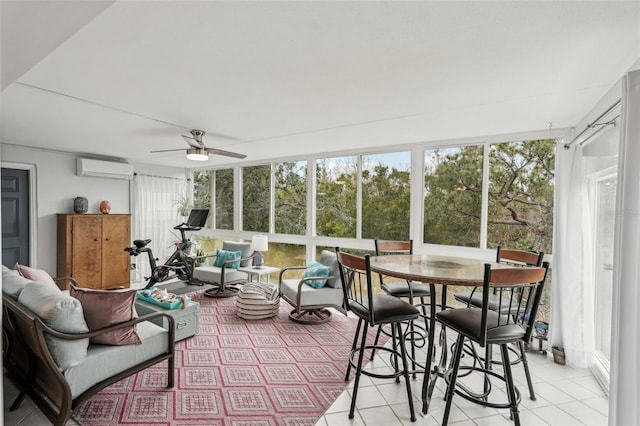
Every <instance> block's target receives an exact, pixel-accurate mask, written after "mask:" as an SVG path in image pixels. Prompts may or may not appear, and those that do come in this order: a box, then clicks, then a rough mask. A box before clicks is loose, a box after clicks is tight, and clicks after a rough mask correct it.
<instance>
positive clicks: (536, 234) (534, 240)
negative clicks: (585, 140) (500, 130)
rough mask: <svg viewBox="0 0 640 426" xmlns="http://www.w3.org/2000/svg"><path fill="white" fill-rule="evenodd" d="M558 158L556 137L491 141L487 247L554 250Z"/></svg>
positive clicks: (537, 250)
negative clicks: (554, 198)
mask: <svg viewBox="0 0 640 426" xmlns="http://www.w3.org/2000/svg"><path fill="white" fill-rule="evenodd" d="M554 161H555V141H554V140H533V141H525V142H507V143H499V144H494V145H491V148H490V151H489V202H488V210H489V211H488V225H487V247H488V248H496V247H497V246H499V245H500V246H502V247H508V248H512V249H519V250H527V251H535V252H540V251H543V252H545V253H551V243H552V237H553V235H552V234H553V193H554V171H553V170H554Z"/></svg>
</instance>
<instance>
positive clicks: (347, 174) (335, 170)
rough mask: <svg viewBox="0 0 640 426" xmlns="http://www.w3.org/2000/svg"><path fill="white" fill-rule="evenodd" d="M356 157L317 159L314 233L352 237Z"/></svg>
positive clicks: (354, 219) (354, 215) (356, 169)
mask: <svg viewBox="0 0 640 426" xmlns="http://www.w3.org/2000/svg"><path fill="white" fill-rule="evenodd" d="M357 172H358V166H357V157H356V156H350V157H337V158H327V159H321V160H318V161H317V162H316V188H317V189H316V191H317V192H316V233H317V235H322V236H328V237H344V238H355V237H356V227H357V217H356V202H357V182H358V179H357V174H358V173H357Z"/></svg>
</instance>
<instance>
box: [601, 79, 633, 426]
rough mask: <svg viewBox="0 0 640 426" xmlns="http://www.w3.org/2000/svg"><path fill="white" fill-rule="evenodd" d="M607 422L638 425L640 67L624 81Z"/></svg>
mask: <svg viewBox="0 0 640 426" xmlns="http://www.w3.org/2000/svg"><path fill="white" fill-rule="evenodd" d="M620 133H621V138H620V148H619V153H618V187H617V195H616V235H615V243H614V259H613V262H614V266H613V270H614V272H613V305H612V312H613V318H612V330H611V336H612V338H611V379H610V380H611V381H610V385H609V424H610V425H638V424H640V411H639V408H638V407H639V406H640V361H639V359H640V358H639V357H640V287H639V286H640V268H639V267H638V264H639V262H640V167H638V163H639V162H640V71H633V72H630V73H628V74H627V75H626V76H625V77H624V78H623V80H622V123H621V132H620Z"/></svg>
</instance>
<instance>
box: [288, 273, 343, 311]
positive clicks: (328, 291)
mask: <svg viewBox="0 0 640 426" xmlns="http://www.w3.org/2000/svg"><path fill="white" fill-rule="evenodd" d="M299 284H300V279H295V278H291V279H285V280H282V283H281V284H280V293H281V295H282V297H283V298H284V299H285V300H287V301H288V302H289V301H290V303H291V304H293V306H294V307H297V308H299V309H304V308H305V307H308V306H342V301H343V299H344V294H343V293H342V288H332V287H329V286H324V287H323V288H321V289H316V288H313V287H311V286H308V285H302V286H299ZM298 287H300V305H299V306H298V305H297V304H295V301H296V300H297V298H298Z"/></svg>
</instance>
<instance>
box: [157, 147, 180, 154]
mask: <svg viewBox="0 0 640 426" xmlns="http://www.w3.org/2000/svg"><path fill="white" fill-rule="evenodd" d="M174 151H184V148H180V149H160V150H157V151H149V152H151V153H154V152H174Z"/></svg>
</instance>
